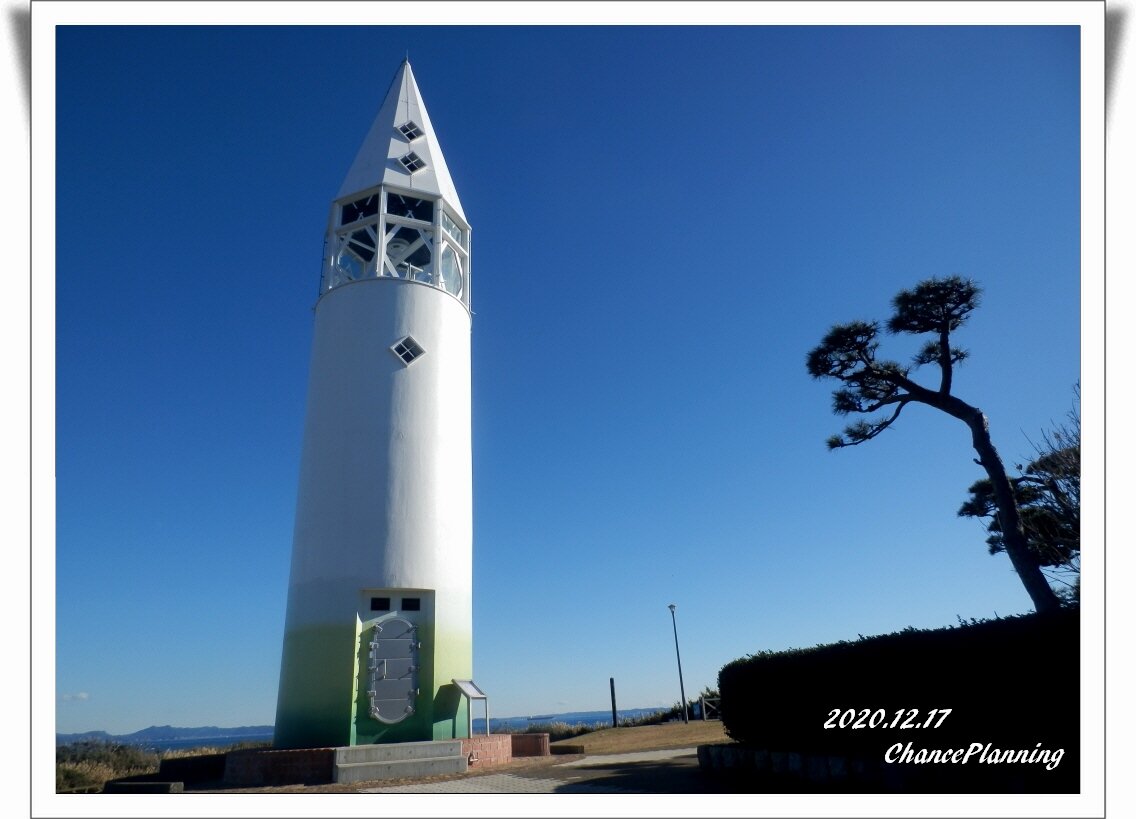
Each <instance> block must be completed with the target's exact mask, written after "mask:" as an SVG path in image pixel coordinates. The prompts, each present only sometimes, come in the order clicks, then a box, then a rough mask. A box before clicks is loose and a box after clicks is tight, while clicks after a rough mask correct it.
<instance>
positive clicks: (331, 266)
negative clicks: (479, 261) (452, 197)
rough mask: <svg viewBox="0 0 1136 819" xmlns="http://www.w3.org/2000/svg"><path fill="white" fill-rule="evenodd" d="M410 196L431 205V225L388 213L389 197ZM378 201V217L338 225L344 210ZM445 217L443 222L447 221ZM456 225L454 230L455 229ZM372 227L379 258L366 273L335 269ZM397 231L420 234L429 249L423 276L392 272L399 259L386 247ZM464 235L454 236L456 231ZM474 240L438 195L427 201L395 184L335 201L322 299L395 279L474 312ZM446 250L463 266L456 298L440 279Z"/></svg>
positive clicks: (326, 247) (366, 266) (326, 246)
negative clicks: (357, 284) (364, 283)
mask: <svg viewBox="0 0 1136 819" xmlns="http://www.w3.org/2000/svg"><path fill="white" fill-rule="evenodd" d="M392 193H393V194H398V195H401V196H409V197H413V198H415V199H421V200H423V201H427V202H430V203H432V204H433V218H432V219H431V221H429V222H426V221H424V220H419V219H413V218H410V217H406V216H399V215H396V214H393V213H390V212H389V211H388V207H387V205H388V203H387V197H388V195H389V194H392ZM374 195H377V196H378V197H379V208H378V211H377V212H376V213H373V214H369V215H367V216H364V217H362V218H360V219H356V220H355V221H353V222H348V223H346V224H340V221H341V218H342V214H343V209H344V208H345V207H347V206H349V205H350V204H351V203H353V202H358V201H360V200H362V199H367V198H368V197H370V196H374ZM443 217H444V218H443ZM451 226H452V227H451ZM368 228H370V229H371V231H372V234H373V236H374V240H375V254H376V255H375V258H374V259H373V260H372V261H371V262H367V263H364V264H363V273H362V275H360V276H357V277H353V276H347V275H344V273H343V272H342V268H341V267H339V266H338V265H337V263H336V262H337V258H338V257H339V254H340V253H341V252H342V251H344V250H346V247H345V245H346V244H347V242H348V241H349V238H350V236H351V235H352V234H354V233H356V232H358V231H360V230H365V229H368ZM399 228H410V229H412V230H418V231H420V232H421V235H422V236H423V238H424V240H425V242H426V244H427V247H428V248H429V250H430V263H429V265H428V266H427V267H424V268H421V269H420V270H419V271H414V270H413V269H411V270H410V271H409V272H408V273H407V274H406V275H401V276H400V275H397V273H392V272H391V269H393V268H395V266H396V265H397V264H398V261H401V259H400V260H397V261H396V260H392V259H390V258H389V257H388V247H387V245H388V242H389V241H390V239H391V237H392V236H393V235H394V234H395V233H396V232H397V230H398V229H399ZM455 229H456V230H457V232H458V233H459V234H460V235H457V236H455V235H454V230H455ZM471 240H472V236H471V231H470V227H469V225H468V224H467V223H466V221H465V220H464V219H462V218H461V216H460V215H458V214H457V213H456V212H455V211H454V210H453V209H451V208H450V207H449V206H448V205H447V203H446V200H445V199H444V198H442V197H439V196H424V195H423V194H422V192H420V191H415V190H411V189H409V188H402V187H395V186H393V185H378V186H376V187H374V188H368V189H366V190H362V191H359V192H357V193H354V194H351V195H350V196H345V197H343V198H342V199H337V200H336V201H335V203H334V204H333V205H332V208H331V215H330V218H329V221H328V228H327V235H326V238H325V240H324V259H323V276H322V277H321V280H320V295H321V296H322V295H324V294H325V293H328V292H330V291H331V290H334V289H335V288H336V287H341V286H343V285H345V284H350V283H351V282H353V281H361V280H363V279H374V278H395V279H401V280H404V281H412V282H416V283H418V284H425V285H427V286H430V287H434V288H436V289H438V290H442V291H444V292H446V293H449V294H450V295H451V296H454V297H455V298H457V299H458V300H459V301H461V303H462V304H464V305H465V307H466V309H467V310H468V309H469V307H470V303H471V302H470V280H471V275H470V273H471V269H470V267H471V265H470V245H471V243H472V241H471ZM447 251H449V252H451V253H453V254H454V257H455V258H456V260H457V264H458V267H459V270H458V276H459V278H460V283H461V289H460V290H459V292H458V293H456V294H455V293H454V292H453V291H452V290H450V289H449V288H447V287H446V283H445V280H444V279H443V278H442V276H441V265H442V256H443V254H444V253H446V252H447Z"/></svg>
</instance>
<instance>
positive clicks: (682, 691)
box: [667, 603, 690, 723]
mask: <svg viewBox="0 0 1136 819" xmlns="http://www.w3.org/2000/svg"><path fill="white" fill-rule="evenodd" d="M667 608H668V609H670V610H671V628H673V629H674V634H675V659H676V660H678V690H679V693H680V694H682V701H681V707H682V721H683V722H685V723H689V722H690V718H689V717H688V716H687V715H686V688H685V687H684V686H683V684H682V655H680V654H679V653H678V626H677V625H676V624H675V608H676V606H675V604H674V603H671V604H670V605H669V606H667Z"/></svg>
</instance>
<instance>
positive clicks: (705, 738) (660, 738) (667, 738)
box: [552, 720, 730, 754]
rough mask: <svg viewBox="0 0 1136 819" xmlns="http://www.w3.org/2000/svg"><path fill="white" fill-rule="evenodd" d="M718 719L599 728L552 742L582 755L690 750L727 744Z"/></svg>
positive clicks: (727, 739)
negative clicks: (713, 744)
mask: <svg viewBox="0 0 1136 819" xmlns="http://www.w3.org/2000/svg"><path fill="white" fill-rule="evenodd" d="M729 741H730V738H729V737H727V736H726V733H725V731H723V730H722V723H721V722H720V721H718V720H708V721H706V722H703V721H702V720H695V721H692V722H691V723H689V724H684V723H681V722H671V723H666V724H664V725H639V726H636V727H634V728H603V729H601V730H599V731H593V732H591V733H590V734H581V735H580V736H578V737H572V738H571V739H563V740H560V741H559V742H554V743H552V746H553V747H560V748H569V747H571V748H581V749H582V751H583V753H585V754H623V753H631V752H633V751H661V750H664V749H667V748H690V747H693V746H695V745H708V744H710V743H713V742H729Z"/></svg>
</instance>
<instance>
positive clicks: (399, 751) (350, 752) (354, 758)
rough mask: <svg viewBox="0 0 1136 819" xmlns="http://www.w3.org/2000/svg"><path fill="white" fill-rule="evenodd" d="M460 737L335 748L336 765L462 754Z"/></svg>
mask: <svg viewBox="0 0 1136 819" xmlns="http://www.w3.org/2000/svg"><path fill="white" fill-rule="evenodd" d="M461 755H462V744H461V740H460V739H440V740H426V741H423V742H392V743H390V744H386V745H351V746H346V747H342V748H336V749H335V764H336V765H351V764H355V763H360V762H396V761H399V760H407V759H432V758H435V757H447V756H461Z"/></svg>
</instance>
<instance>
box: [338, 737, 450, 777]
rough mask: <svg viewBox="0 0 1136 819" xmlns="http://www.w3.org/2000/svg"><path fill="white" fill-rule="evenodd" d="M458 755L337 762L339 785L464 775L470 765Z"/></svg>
mask: <svg viewBox="0 0 1136 819" xmlns="http://www.w3.org/2000/svg"><path fill="white" fill-rule="evenodd" d="M458 750H459V753H458V754H457V755H456V756H455V755H450V756H435V757H418V758H412V759H392V760H386V761H383V762H337V763H336V765H335V781H336V782H369V781H371V780H373V779H401V778H403V777H413V778H418V777H422V776H439V775H441V774H457V773H465V772H466V770H467V768H468V762H467V760H466V758H465V757H464V756H462V755H461V753H460V751H461V743H460V742H459V743H458Z"/></svg>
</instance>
